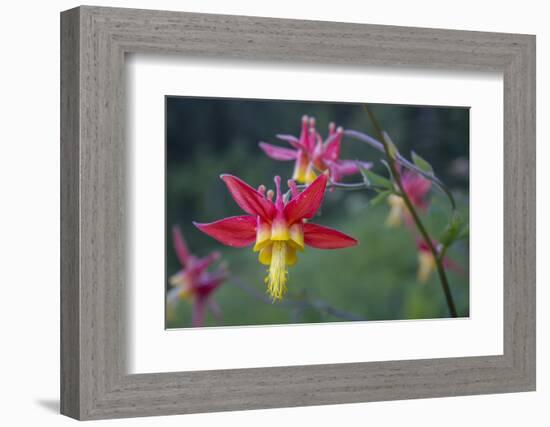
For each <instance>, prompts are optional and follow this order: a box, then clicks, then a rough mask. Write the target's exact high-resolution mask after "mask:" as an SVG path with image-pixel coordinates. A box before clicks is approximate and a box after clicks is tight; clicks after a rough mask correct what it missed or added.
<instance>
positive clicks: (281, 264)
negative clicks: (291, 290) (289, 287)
mask: <svg viewBox="0 0 550 427" xmlns="http://www.w3.org/2000/svg"><path fill="white" fill-rule="evenodd" d="M286 252H287V244H286V242H284V241H275V242H273V244H272V246H271V263H270V264H269V268H268V269H267V273H268V275H267V277H266V278H265V283H266V284H267V292H268V293H269V295H271V297H272V298H273V301H276V300H281V299H282V298H283V295H284V294H285V293H286V281H287V278H288V270H287V268H286V257H287V254H286Z"/></svg>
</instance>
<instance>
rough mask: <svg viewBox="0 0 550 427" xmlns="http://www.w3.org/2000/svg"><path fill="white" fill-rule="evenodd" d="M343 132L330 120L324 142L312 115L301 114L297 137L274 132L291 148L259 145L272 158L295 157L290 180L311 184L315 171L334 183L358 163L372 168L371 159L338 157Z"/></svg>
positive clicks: (357, 170) (357, 169)
mask: <svg viewBox="0 0 550 427" xmlns="http://www.w3.org/2000/svg"><path fill="white" fill-rule="evenodd" d="M343 134H344V131H343V129H342V128H341V127H339V128H336V125H335V124H334V123H333V122H331V123H330V124H329V132H328V137H327V139H326V140H325V141H323V138H322V137H321V135H320V134H319V133H318V132H317V131H316V129H315V119H314V118H313V117H308V116H303V117H302V128H301V132H300V137H299V138H296V137H295V136H292V135H277V138H279V139H281V140H283V141H286V142H288V143H289V144H290V145H291V146H292V147H293V148H283V147H278V146H276V145H272V144H268V143H266V142H260V143H259V145H260V148H261V149H262V150H263V151H264V153H265V154H267V155H268V156H269V157H271V158H272V159H274V160H281V161H287V160H295V166H294V173H293V176H292V179H293V180H295V181H296V182H298V183H301V184H310V183H312V182H313V181H314V180H315V178H316V177H317V174H318V173H322V172H326V173H328V174H329V176H330V178H331V180H332V181H333V182H339V181H341V180H342V178H343V177H344V176H347V175H354V174H356V173H358V172H359V166H358V163H359V164H360V165H361V166H362V167H363V168H365V169H368V168H370V167H372V163H370V162H357V161H355V160H342V159H340V152H341V145H342V137H343Z"/></svg>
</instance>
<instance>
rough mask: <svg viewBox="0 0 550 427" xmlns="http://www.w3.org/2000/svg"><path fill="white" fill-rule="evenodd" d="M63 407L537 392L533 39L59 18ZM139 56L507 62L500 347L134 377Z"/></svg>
mask: <svg viewBox="0 0 550 427" xmlns="http://www.w3.org/2000/svg"><path fill="white" fill-rule="evenodd" d="M61 38H62V55H61V58H62V66H61V79H62V94H61V95H62V96H61V120H62V132H61V134H62V138H61V160H62V175H61V181H62V182H61V184H62V185H61V187H62V195H61V196H62V201H61V203H62V205H61V208H62V209H61V210H62V218H61V222H62V224H61V229H62V265H61V274H62V284H61V290H62V294H61V298H62V303H61V310H62V331H61V334H62V343H61V346H62V348H61V353H62V360H61V363H62V376H61V403H62V406H61V407H62V413H64V414H66V415H69V416H71V417H74V418H78V419H99V418H115V417H131V416H149V415H164V414H182V413H194V412H211V411H228V410H243V409H258V408H274V407H283V406H303V405H322V404H336V403H348V402H364V401H378V400H390V399H410V398H422V397H436V396H456V395H465V394H481V393H500V392H514V391H527V390H534V388H535V38H534V36H529V35H518V34H497V33H483V32H471V31H451V30H438V29H421V28H406V27H391V26H378V25H376V26H375V25H358V24H344V23H334V22H314V21H300V20H281V19H268V18H255V17H242V16H223V15H207V14H193V13H181V12H162V11H146V10H132V9H113V8H97V7H86V6H84V7H80V8H77V9H73V10H70V11H66V12H63V13H62V25H61ZM128 53H151V54H167V53H168V54H175V55H184V56H186V57H213V58H224V59H227V58H235V59H243V60H264V61H291V62H293V63H295V64H304V66H308V64H313V63H321V64H324V66H345V67H359V66H362V65H390V66H393V67H418V68H435V69H448V70H486V71H501V72H502V73H503V75H504V91H505V92H504V126H505V127H504V163H505V165H504V166H505V178H504V196H505V197H504V212H505V216H504V259H505V265H504V354H503V355H500V356H487V357H467V358H447V359H429V360H412V361H398V362H369V363H351V364H350V363H347V364H332V365H311V366H290V367H275V368H255V369H233V370H218V371H203V372H198V371H195V372H179V373H158V374H142V375H128V374H127V371H126V369H125V360H126V354H125V351H126V345H125V344H126V337H127V334H126V325H125V300H126V299H125V297H126V280H127V277H128V274H127V273H128V271H127V264H126V263H127V261H126V258H127V257H126V250H127V248H126V245H127V242H128V237H129V236H128V233H127V224H126V209H127V207H126V204H127V194H126V192H127V185H126V170H127V165H126V150H127V146H126V140H125V137H124V132H125V129H124V122H125V111H124V102H125V81H124V57H125V54H128Z"/></svg>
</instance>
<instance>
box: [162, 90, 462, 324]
mask: <svg viewBox="0 0 550 427" xmlns="http://www.w3.org/2000/svg"><path fill="white" fill-rule="evenodd" d="M372 109H373V111H374V113H375V114H376V116H377V117H378V119H379V121H380V123H381V125H382V126H383V127H384V129H385V130H386V131H387V132H388V133H389V135H390V136H391V138H392V140H393V141H394V142H395V144H396V145H397V147H398V148H399V150H400V152H401V153H402V154H403V155H406V156H408V153H409V152H410V151H411V150H414V151H415V152H416V153H418V154H419V155H421V156H422V157H423V158H424V159H426V160H427V161H428V162H430V164H431V165H432V166H433V167H434V170H435V173H436V174H437V175H438V176H439V177H440V178H441V179H443V181H444V182H445V183H446V184H447V185H449V186H450V187H451V189H452V190H453V192H454V193H455V195H456V197H457V201H458V204H459V208H460V211H461V214H462V215H463V217H464V218H465V219H466V221H467V220H468V185H469V180H468V175H469V174H468V158H469V112H468V109H465V108H443V107H411V106H394V105H374V106H373V107H372ZM303 114H308V115H312V116H314V117H315V118H316V122H317V129H318V131H319V132H321V134H322V135H323V136H326V130H327V127H328V123H329V122H330V121H334V122H336V124H337V125H339V126H343V127H344V128H348V129H355V130H359V131H362V132H365V133H369V134H371V135H372V129H371V127H370V124H369V123H368V117H367V116H366V114H365V112H364V110H363V108H362V107H361V105H359V104H333V103H320V102H316V103H308V102H291V101H256V100H233V99H228V100H222V99H211V98H182V97H167V98H166V276H167V278H168V277H169V276H170V275H171V274H173V273H175V272H176V271H177V270H179V269H180V266H179V264H178V262H177V260H176V258H175V255H174V251H173V247H172V241H171V234H170V230H171V227H172V225H173V224H179V225H180V226H181V227H182V230H183V232H184V234H185V237H186V239H187V241H188V243H189V246H190V247H191V250H192V252H194V253H195V254H196V255H198V256H204V255H206V254H207V253H209V252H211V251H213V250H218V251H221V253H222V256H223V258H224V260H226V261H227V262H228V263H229V268H230V270H231V273H232V274H233V278H232V279H230V280H228V281H227V282H226V283H225V284H224V285H222V287H221V288H220V289H219V290H218V291H217V292H216V293H215V294H214V298H215V299H216V300H217V301H218V302H219V304H220V306H221V308H222V311H223V315H224V320H223V324H224V325H258V324H284V323H296V322H322V321H337V320H341V319H338V318H335V317H333V316H331V315H329V314H327V313H323V312H320V311H319V310H316V309H312V308H307V307H301V306H299V305H298V306H297V308H293V307H290V308H289V307H288V306H287V305H284V304H277V303H275V304H270V303H265V302H262V301H259V300H258V298H256V297H254V296H252V295H251V294H250V292H248V291H245V290H243V289H242V288H241V287H240V285H242V284H244V285H245V286H247V287H250V288H253V289H255V290H256V291H257V293H258V294H260V295H262V294H264V293H265V287H264V285H263V279H264V276H265V274H266V271H265V266H263V265H261V264H259V263H258V261H257V258H256V254H255V253H253V252H252V250H251V248H244V249H234V248H229V247H225V246H223V245H221V244H219V243H218V242H216V241H215V240H213V239H211V238H210V237H208V236H206V235H204V234H202V233H201V232H199V231H198V230H197V229H196V228H195V227H194V226H193V225H192V223H191V221H199V222H211V221H214V220H218V219H221V218H224V217H227V216H231V215H240V214H242V211H241V210H240V208H239V207H238V206H237V205H236V204H235V202H234V201H233V200H232V198H231V197H230V195H229V193H228V191H227V189H226V187H225V185H224V184H223V182H222V181H221V180H220V179H219V175H220V174H221V173H231V174H234V175H236V176H239V177H240V178H242V179H244V180H245V181H246V182H248V183H249V184H250V185H252V186H258V185H259V184H262V183H263V184H265V185H266V186H267V187H268V188H273V176H274V175H276V174H278V175H281V177H282V178H283V182H285V181H286V179H288V178H290V176H291V174H292V169H293V163H292V162H277V161H274V160H272V159H269V158H268V157H267V156H265V155H264V153H263V152H262V151H261V150H260V149H259V148H258V145H257V144H258V142H259V141H265V142H269V143H272V144H276V145H280V146H287V145H286V143H285V142H283V141H279V140H277V139H276V138H275V135H276V134H278V133H286V134H294V135H298V133H299V127H300V118H301V116H302V115H303ZM342 158H346V159H361V160H363V161H373V162H375V168H374V169H375V170H376V171H377V172H379V173H381V174H383V175H387V172H386V171H385V168H384V167H383V166H382V165H381V164H380V162H379V159H380V158H381V154H380V153H378V152H376V151H375V150H373V149H372V148H370V147H368V146H366V145H364V144H362V143H360V142H358V141H353V140H350V139H344V142H343V147H342ZM360 180H361V178H360V176H359V175H358V176H355V177H350V178H348V181H355V182H356V181H360ZM432 194H433V202H432V204H431V207H430V211H429V212H428V213H427V214H426V215H424V216H423V219H424V220H425V221H426V224H427V225H428V228H429V229H430V231H431V233H432V235H433V236H434V237H435V238H439V237H440V236H441V235H442V233H443V230H444V228H445V226H446V221H447V219H448V215H449V206H448V203H447V200H446V199H445V198H444V196H441V195H439V193H437V190H434V191H433V192H432ZM374 196H375V195H374V194H369V193H367V192H365V191H361V192H342V191H332V192H329V193H328V194H327V196H326V198H325V203H324V204H323V207H322V213H321V215H319V216H318V217H317V218H315V219H314V222H316V223H319V224H322V225H327V226H331V227H334V228H337V229H338V230H341V231H343V232H345V233H348V234H350V235H352V236H354V237H355V238H357V239H358V240H359V241H360V245H359V246H357V247H355V248H348V249H342V250H334V251H322V250H317V249H312V248H306V250H305V252H303V253H300V254H299V260H298V263H297V264H296V265H295V266H294V267H291V268H289V282H288V287H289V293H288V298H289V299H290V300H296V301H301V300H304V299H305V300H317V299H321V300H323V301H325V302H327V303H328V304H330V305H331V306H332V307H334V308H336V309H339V310H344V311H347V312H350V313H353V314H355V315H357V316H359V317H362V318H367V319H369V320H390V319H420V318H437V317H447V316H448V311H447V306H446V304H445V300H444V296H443V292H442V290H441V287H440V284H439V281H438V279H437V276H436V275H435V274H434V275H433V276H432V278H431V279H430V281H429V282H428V283H425V284H421V283H419V282H417V280H416V268H417V264H416V263H417V254H416V243H415V241H414V239H413V238H412V236H411V234H410V232H409V231H407V230H406V229H405V228H397V229H388V228H386V227H385V226H384V221H385V217H386V215H387V212H388V207H387V205H386V204H385V203H382V204H380V205H379V206H376V207H373V206H370V205H369V199H370V198H372V197H374ZM448 254H449V257H450V258H451V259H452V260H453V261H454V262H455V263H456V264H457V265H458V266H459V271H451V272H450V273H449V279H450V283H451V288H452V292H453V296H454V298H455V302H456V305H457V309H458V312H459V315H460V316H467V315H468V314H469V285H468V277H469V268H468V240H467V239H465V240H461V241H460V242H458V243H457V244H455V245H454V246H453V247H452V248H451V249H450V250H449V252H448ZM166 287H167V289H168V284H167V283H166ZM300 307H301V308H300ZM190 313H191V310H190V306H189V305H188V304H187V302H185V301H184V302H182V303H181V304H180V305H179V306H178V308H177V310H176V313H175V317H174V318H171V319H169V320H168V321H167V327H169V328H172V327H188V326H190V318H191V314H190ZM206 324H207V325H208V326H215V325H219V324H220V323H218V322H215V321H214V319H213V318H212V317H211V316H209V317H208V320H207V323H206Z"/></svg>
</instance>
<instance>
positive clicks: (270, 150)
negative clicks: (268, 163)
mask: <svg viewBox="0 0 550 427" xmlns="http://www.w3.org/2000/svg"><path fill="white" fill-rule="evenodd" d="M259 145H260V148H261V149H262V150H264V153H265V154H267V155H268V156H269V157H271V158H272V159H275V160H294V159H295V158H296V156H297V155H298V152H297V151H296V150H293V149H291V148H281V147H277V146H275V145H271V144H266V143H265V142H260V144H259Z"/></svg>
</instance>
